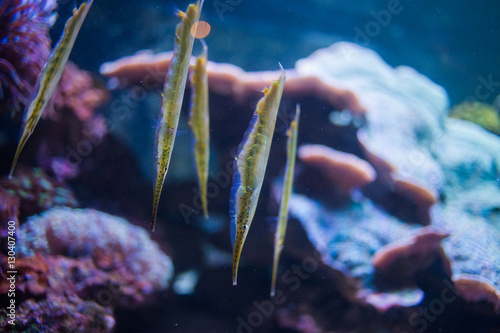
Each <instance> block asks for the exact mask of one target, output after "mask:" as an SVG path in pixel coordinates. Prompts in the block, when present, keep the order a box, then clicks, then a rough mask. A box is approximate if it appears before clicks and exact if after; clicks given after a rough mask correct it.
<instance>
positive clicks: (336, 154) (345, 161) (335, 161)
mask: <svg viewBox="0 0 500 333" xmlns="http://www.w3.org/2000/svg"><path fill="white" fill-rule="evenodd" d="M297 156H298V157H299V158H300V160H301V161H302V162H304V164H306V165H311V166H313V167H316V168H318V169H319V170H321V171H322V173H323V175H325V177H326V178H327V179H328V180H330V181H331V182H332V185H333V186H339V187H340V188H341V189H342V190H343V191H346V192H349V191H350V190H352V189H353V188H357V187H363V186H364V185H366V184H369V183H371V182H372V181H374V180H375V178H376V172H375V169H373V167H372V166H371V165H370V164H369V163H368V162H366V161H365V160H362V159H360V158H358V157H357V156H356V155H353V154H348V153H344V152H340V151H336V150H335V149H333V148H330V147H327V146H323V145H302V146H300V148H299V150H298V153H297Z"/></svg>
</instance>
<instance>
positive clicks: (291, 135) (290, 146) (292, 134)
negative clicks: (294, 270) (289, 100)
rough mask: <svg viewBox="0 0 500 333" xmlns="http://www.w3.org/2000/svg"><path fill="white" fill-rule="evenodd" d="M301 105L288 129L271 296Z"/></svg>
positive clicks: (272, 287) (274, 281)
mask: <svg viewBox="0 0 500 333" xmlns="http://www.w3.org/2000/svg"><path fill="white" fill-rule="evenodd" d="M299 117H300V105H299V104H297V110H296V112H295V118H294V119H293V121H292V123H291V124H290V128H289V129H288V133H287V134H288V141H287V149H286V151H287V159H286V169H285V179H284V180H283V188H282V190H281V200H280V201H281V202H280V211H279V214H278V226H277V227H276V234H275V238H274V260H273V276H272V280H271V296H274V294H275V288H276V274H277V271H278V262H279V260H280V256H281V251H282V250H283V243H284V242H285V233H286V226H287V224H288V201H289V200H290V195H291V194H292V188H293V171H294V170H295V157H296V155H297V136H298V135H297V133H298V131H299Z"/></svg>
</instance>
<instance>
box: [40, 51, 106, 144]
mask: <svg viewBox="0 0 500 333" xmlns="http://www.w3.org/2000/svg"><path fill="white" fill-rule="evenodd" d="M108 99H109V92H108V91H107V89H105V87H104V85H103V84H100V83H99V81H98V80H95V79H93V77H92V76H91V74H90V73H89V72H87V71H84V70H82V69H80V68H78V66H76V65H75V64H74V63H72V62H71V61H68V63H67V64H66V67H65V68H64V71H63V74H62V76H61V80H60V81H59V84H58V85H57V89H56V91H55V92H54V96H53V98H52V102H53V108H49V109H48V110H46V112H45V115H46V116H48V117H49V118H51V119H53V120H55V121H57V120H58V119H59V115H58V113H59V112H68V110H69V111H71V112H72V113H74V114H75V115H76V117H77V118H78V119H79V120H80V121H82V122H87V121H89V120H91V118H93V117H94V110H95V109H97V108H98V107H100V106H102V105H103V104H104V103H106V102H107V100H108ZM103 135H104V132H103Z"/></svg>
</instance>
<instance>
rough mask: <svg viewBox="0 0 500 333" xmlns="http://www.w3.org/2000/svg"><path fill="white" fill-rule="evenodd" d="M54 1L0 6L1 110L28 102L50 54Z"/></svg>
mask: <svg viewBox="0 0 500 333" xmlns="http://www.w3.org/2000/svg"><path fill="white" fill-rule="evenodd" d="M56 6H57V3H56V1H54V0H5V1H2V4H1V5H0V101H1V103H0V113H5V112H9V111H10V112H11V114H14V113H15V112H16V111H17V110H18V109H19V108H20V106H21V105H24V104H26V103H27V102H28V99H29V98H30V95H31V93H32V91H33V87H34V85H35V82H36V79H37V77H38V74H39V73H40V71H41V69H42V67H43V65H44V63H45V61H46V59H47V58H48V56H49V53H50V36H49V28H50V26H51V25H52V24H53V21H54V18H55V15H54V14H53V12H54V10H55V8H56Z"/></svg>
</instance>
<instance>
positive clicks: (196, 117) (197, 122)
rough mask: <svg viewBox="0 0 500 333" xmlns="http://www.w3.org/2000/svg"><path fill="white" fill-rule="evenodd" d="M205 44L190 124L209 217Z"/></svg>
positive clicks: (194, 78) (195, 70)
mask: <svg viewBox="0 0 500 333" xmlns="http://www.w3.org/2000/svg"><path fill="white" fill-rule="evenodd" d="M200 41H201V43H202V44H203V53H202V54H201V55H200V56H199V57H198V58H196V63H195V65H194V67H193V70H192V72H191V78H190V79H191V89H192V93H191V110H190V114H189V126H191V129H192V131H193V136H194V140H193V153H194V159H195V162H196V171H197V173H198V184H199V187H200V197H201V204H202V207H203V215H204V216H205V218H208V208H207V182H208V164H209V158H210V119H209V116H208V77H207V70H206V65H207V44H206V43H205V41H204V40H203V39H200Z"/></svg>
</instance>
